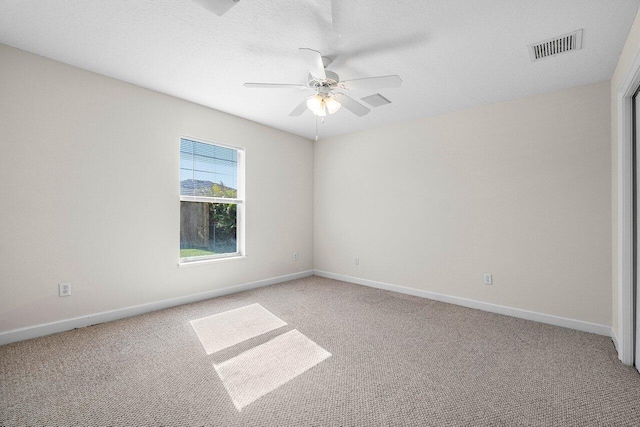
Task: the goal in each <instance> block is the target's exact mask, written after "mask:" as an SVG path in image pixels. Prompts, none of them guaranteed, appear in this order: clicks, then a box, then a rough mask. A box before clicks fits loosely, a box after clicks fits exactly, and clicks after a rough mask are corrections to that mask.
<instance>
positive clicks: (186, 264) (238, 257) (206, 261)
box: [178, 255, 247, 268]
mask: <svg viewBox="0 0 640 427" xmlns="http://www.w3.org/2000/svg"><path fill="white" fill-rule="evenodd" d="M246 258H247V256H246V255H234V256H227V257H221V258H209V259H203V260H194V261H180V262H178V267H180V268H182V267H190V266H192V265H204V264H211V263H216V262H220V261H230V260H241V259H246Z"/></svg>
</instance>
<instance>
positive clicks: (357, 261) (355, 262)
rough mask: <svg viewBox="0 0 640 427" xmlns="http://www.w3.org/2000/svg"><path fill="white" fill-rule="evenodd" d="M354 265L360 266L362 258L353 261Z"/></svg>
mask: <svg viewBox="0 0 640 427" xmlns="http://www.w3.org/2000/svg"><path fill="white" fill-rule="evenodd" d="M353 263H354V264H355V265H360V258H358V257H356V259H354V260H353Z"/></svg>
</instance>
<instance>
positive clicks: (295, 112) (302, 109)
mask: <svg viewBox="0 0 640 427" xmlns="http://www.w3.org/2000/svg"><path fill="white" fill-rule="evenodd" d="M305 111H307V100H306V99H305V100H304V101H302V102H301V103H300V105H298V106H297V107H296V108H294V109H293V111H292V112H290V113H289V115H290V116H299V115H301V114H302V113H304V112H305Z"/></svg>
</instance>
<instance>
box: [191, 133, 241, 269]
mask: <svg viewBox="0 0 640 427" xmlns="http://www.w3.org/2000/svg"><path fill="white" fill-rule="evenodd" d="M243 155H244V151H243V150H242V149H238V148H233V147H225V146H222V145H217V144H210V143H206V142H201V141H194V140H192V139H186V138H181V139H180V261H181V262H188V261H196V260H203V259H210V258H224V257H230V256H238V255H243V251H244V248H243V238H242V237H243V231H244V230H243V223H244V222H243V214H244V188H243V181H244V179H243V178H244V158H243Z"/></svg>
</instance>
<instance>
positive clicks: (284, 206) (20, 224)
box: [0, 45, 313, 332]
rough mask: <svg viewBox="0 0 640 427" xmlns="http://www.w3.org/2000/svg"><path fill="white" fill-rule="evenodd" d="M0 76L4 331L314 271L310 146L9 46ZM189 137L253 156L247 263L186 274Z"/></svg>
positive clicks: (0, 59) (1, 53)
mask: <svg viewBox="0 0 640 427" xmlns="http://www.w3.org/2000/svg"><path fill="white" fill-rule="evenodd" d="M0 64H2V66H0V132H1V133H0V138H1V144H2V154H1V155H0V200H2V203H1V204H0V236H1V241H0V295H2V297H1V298H0V332H2V331H7V330H12V329H15V328H20V327H26V326H31V325H37V324H41V323H45V322H52V321H56V320H62V319H68V318H72V317H76V316H82V315H86V314H91V313H97V312H101V311H106V310H112V309H117V308H122V307H128V306H132V305H137V304H142V303H146V302H153V301H158V300H161V299H165V298H172V297H177V296H183V295H190V294H194V293H197V292H202V291H207V290H215V289H219V288H224V287H228V286H231V285H235V284H241V283H247V282H252V281H256V280H261V279H266V278H271V277H276V276H281V275H286V274H290V273H295V272H300V271H304V270H310V269H312V268H313V264H312V263H313V253H312V250H313V247H312V237H313V236H312V227H313V197H312V193H311V190H312V187H313V183H312V180H313V160H312V159H313V147H312V143H311V141H309V140H306V139H303V138H300V137H296V136H293V135H290V134H287V133H285V132H281V131H278V130H274V129H271V128H268V127H266V126H262V125H258V124H256V123H253V122H250V121H246V120H243V119H240V118H237V117H233V116H229V115H226V114H223V113H220V112H217V111H213V110H211V109H208V108H204V107H201V106H198V105H195V104H192V103H189V102H185V101H182V100H179V99H176V98H172V97H169V96H166V95H161V94H159V93H156V92H153V91H149V90H145V89H142V88H140V87H136V86H133V85H130V84H126V83H123V82H121V81H117V80H114V79H111V78H107V77H104V76H100V75H97V74H93V73H90V72H87V71H84V70H81V69H78V68H74V67H71V66H68V65H64V64H61V63H59V62H55V61H51V60H48V59H45V58H42V57H39V56H35V55H32V54H29V53H26V52H22V51H19V50H16V49H13V48H10V47H8V46H4V45H0ZM180 135H188V136H191V137H196V138H201V139H204V140H210V141H217V142H221V143H225V144H231V145H235V146H240V147H244V148H245V149H246V159H247V166H246V200H247V241H246V247H247V253H248V257H247V258H246V259H243V260H224V261H217V262H214V263H209V264H204V265H198V266H189V267H181V268H178V265H177V263H178V257H179V248H178V245H179V212H180V205H179V197H178V191H179V175H178V167H179V164H178V145H179V137H180ZM294 251H297V252H299V254H300V259H299V261H297V262H294V261H293V260H292V253H293V252H294ZM63 281H69V282H71V283H72V290H73V295H72V296H71V297H68V298H59V297H58V295H57V292H58V291H57V283H58V282H63Z"/></svg>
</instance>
